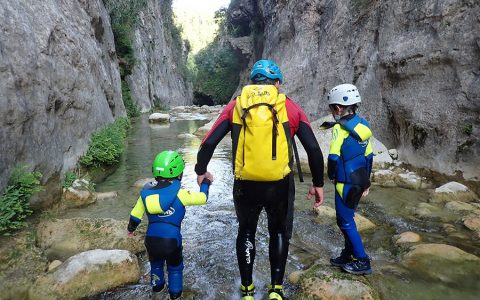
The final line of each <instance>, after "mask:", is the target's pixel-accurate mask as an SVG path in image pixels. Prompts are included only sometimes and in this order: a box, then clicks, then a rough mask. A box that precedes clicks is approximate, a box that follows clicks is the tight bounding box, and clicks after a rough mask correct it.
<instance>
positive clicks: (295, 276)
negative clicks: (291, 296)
mask: <svg viewBox="0 0 480 300" xmlns="http://www.w3.org/2000/svg"><path fill="white" fill-rule="evenodd" d="M303 273H304V272H302V271H294V272H292V273H290V275H288V282H290V283H291V284H293V285H297V284H298V283H299V282H300V277H301V276H302V275H303Z"/></svg>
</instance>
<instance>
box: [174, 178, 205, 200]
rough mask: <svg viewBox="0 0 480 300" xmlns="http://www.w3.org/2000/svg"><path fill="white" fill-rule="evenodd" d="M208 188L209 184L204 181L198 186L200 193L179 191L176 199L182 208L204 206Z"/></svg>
mask: <svg viewBox="0 0 480 300" xmlns="http://www.w3.org/2000/svg"><path fill="white" fill-rule="evenodd" d="M209 186H210V184H209V183H208V182H206V181H205V180H204V181H203V182H202V184H201V185H200V192H190V191H188V190H186V189H180V191H178V194H177V197H178V199H180V201H181V202H182V204H183V205H184V206H191V205H204V204H206V203H207V198H208V188H209Z"/></svg>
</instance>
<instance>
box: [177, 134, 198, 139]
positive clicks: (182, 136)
mask: <svg viewBox="0 0 480 300" xmlns="http://www.w3.org/2000/svg"><path fill="white" fill-rule="evenodd" d="M177 137H178V138H179V139H196V138H197V136H196V135H194V134H191V133H181V134H179V135H177Z"/></svg>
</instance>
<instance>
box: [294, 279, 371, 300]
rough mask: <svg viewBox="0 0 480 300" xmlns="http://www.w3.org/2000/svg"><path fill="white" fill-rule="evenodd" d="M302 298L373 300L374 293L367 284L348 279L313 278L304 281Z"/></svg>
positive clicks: (301, 287)
mask: <svg viewBox="0 0 480 300" xmlns="http://www.w3.org/2000/svg"><path fill="white" fill-rule="evenodd" d="M300 289H301V293H302V296H304V297H305V298H309V299H310V298H313V299H329V300H353V299H362V300H373V299H374V298H373V296H372V294H373V291H372V289H371V288H370V287H369V286H367V285H366V284H364V283H362V282H360V281H355V280H348V279H337V278H334V279H320V278H317V277H311V278H307V279H304V280H302V283H301V286H300Z"/></svg>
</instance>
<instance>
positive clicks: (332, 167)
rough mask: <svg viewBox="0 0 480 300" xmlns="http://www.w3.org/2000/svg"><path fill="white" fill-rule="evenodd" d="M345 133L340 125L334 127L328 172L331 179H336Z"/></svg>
mask: <svg viewBox="0 0 480 300" xmlns="http://www.w3.org/2000/svg"><path fill="white" fill-rule="evenodd" d="M343 140H344V138H343V135H342V136H341V130H340V125H339V124H336V125H335V126H333V129H332V141H331V143H330V152H329V153H328V165H327V174H328V178H329V179H330V180H335V172H336V171H337V163H338V160H339V159H340V150H341V148H342V144H343Z"/></svg>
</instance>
